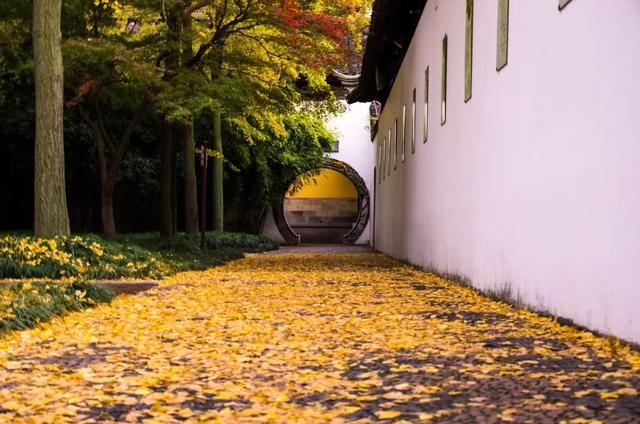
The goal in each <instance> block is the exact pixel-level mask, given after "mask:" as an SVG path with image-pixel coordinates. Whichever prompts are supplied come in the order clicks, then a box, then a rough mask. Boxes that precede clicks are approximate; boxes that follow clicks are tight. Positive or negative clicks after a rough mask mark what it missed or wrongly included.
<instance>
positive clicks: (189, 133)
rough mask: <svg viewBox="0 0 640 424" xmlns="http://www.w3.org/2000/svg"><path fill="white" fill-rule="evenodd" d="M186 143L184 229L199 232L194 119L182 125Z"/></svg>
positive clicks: (188, 231)
mask: <svg viewBox="0 0 640 424" xmlns="http://www.w3.org/2000/svg"><path fill="white" fill-rule="evenodd" d="M182 130H183V137H182V140H183V143H184V229H185V232H187V233H197V232H198V194H197V191H198V186H197V182H196V146H195V140H194V136H193V121H190V122H189V123H188V124H186V125H184V126H183V127H182Z"/></svg>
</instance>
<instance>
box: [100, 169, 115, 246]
mask: <svg viewBox="0 0 640 424" xmlns="http://www.w3.org/2000/svg"><path fill="white" fill-rule="evenodd" d="M114 189H115V182H110V181H105V182H103V183H102V184H101V192H100V207H101V210H100V212H101V215H102V229H103V231H104V235H105V237H106V238H108V239H110V240H113V239H114V238H116V220H115V217H114V215H113V191H114Z"/></svg>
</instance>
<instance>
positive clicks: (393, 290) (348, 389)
mask: <svg viewBox="0 0 640 424" xmlns="http://www.w3.org/2000/svg"><path fill="white" fill-rule="evenodd" d="M639 390H640V354H638V353H637V352H633V351H631V350H629V349H628V348H623V347H620V346H616V345H615V344H612V343H610V342H609V341H608V340H606V339H603V338H599V337H596V336H594V335H592V334H591V333H588V332H583V331H579V330H575V329H572V328H569V327H564V326H561V325H559V324H557V323H555V322H554V321H553V320H551V319H549V318H543V317H540V316H537V315H535V314H532V313H529V312H526V311H523V310H516V309H513V308H510V307H509V306H508V305H505V304H502V303H499V302H494V301H491V300H488V299H486V298H484V297H482V296H480V295H479V294H477V293H476V292H474V291H472V290H469V289H467V288H464V287H461V286H459V285H457V284H454V283H452V282H449V281H446V280H444V279H441V278H438V277H436V276H435V275H433V274H427V273H423V272H420V271H417V270H415V269H413V268H411V267H407V266H404V265H401V264H399V263H398V262H395V261H392V260H391V259H389V258H387V257H385V256H382V255H378V254H349V255H347V254H326V255H309V254H289V255H256V256H252V257H249V258H247V259H244V260H241V261H237V262H233V263H230V264H227V265H225V266H223V267H219V268H213V269H210V270H208V271H205V272H191V273H184V274H180V275H177V276H175V277H172V278H170V279H168V280H165V281H164V282H162V284H161V286H160V287H159V288H157V289H154V290H153V291H150V292H146V293H145V294H142V295H138V296H135V297H122V298H118V299H117V300H115V301H114V302H113V303H112V304H110V305H105V306H99V307H97V308H95V309H92V310H89V311H85V312H82V313H75V314H72V315H69V316H67V317H64V318H58V319H55V320H53V321H52V322H50V323H49V324H46V325H43V326H42V327H40V328H38V329H35V330H30V331H25V332H21V333H13V334H12V335H10V336H8V337H5V338H3V339H0V421H2V422H6V421H13V422H21V421H27V420H32V421H30V422H47V423H53V422H65V421H69V422H78V421H83V420H84V421H87V422H91V421H95V422H105V421H114V422H125V421H130V422H145V421H148V422H178V421H192V422H203V421H204V422H256V421H257V422H288V423H289V422H291V423H295V422H300V423H308V422H325V421H329V422H349V421H351V422H369V421H384V420H386V421H389V422H391V421H393V422H420V421H424V422H430V421H433V422H510V421H514V422H547V421H552V422H563V421H565V422H567V423H571V422H574V423H580V422H638V421H640V401H639V400H638V399H639V397H638V391H639Z"/></svg>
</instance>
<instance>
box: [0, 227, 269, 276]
mask: <svg viewBox="0 0 640 424" xmlns="http://www.w3.org/2000/svg"><path fill="white" fill-rule="evenodd" d="M207 246H208V251H207V252H206V253H203V252H201V251H200V248H199V236H197V235H186V234H179V235H176V236H174V237H170V238H161V237H159V236H158V235H157V234H135V235H127V236H123V237H121V238H119V239H117V240H115V241H109V240H105V239H103V238H101V237H99V236H96V235H85V236H71V237H55V238H51V239H42V238H34V237H30V236H19V235H4V236H1V237H0V279H25V278H27V279H34V278H36V279H38V278H46V279H73V280H101V279H114V278H162V277H165V276H167V275H170V274H173V273H176V272H180V271H185V270H188V269H203V268H206V267H209V266H215V265H219V264H221V263H223V262H225V261H227V260H230V259H236V258H240V257H242V253H244V252H259V251H265V250H273V249H276V248H277V247H278V244H277V243H276V242H274V241H273V240H270V239H268V238H266V237H264V236H254V235H249V234H235V233H208V234H207Z"/></svg>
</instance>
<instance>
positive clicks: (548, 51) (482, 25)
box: [375, 0, 640, 342]
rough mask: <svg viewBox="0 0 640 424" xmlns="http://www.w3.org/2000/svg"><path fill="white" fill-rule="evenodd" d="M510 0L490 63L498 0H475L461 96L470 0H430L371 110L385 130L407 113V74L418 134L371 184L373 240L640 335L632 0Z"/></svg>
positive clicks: (638, 103) (639, 151)
mask: <svg viewBox="0 0 640 424" xmlns="http://www.w3.org/2000/svg"><path fill="white" fill-rule="evenodd" d="M510 3H511V11H510V34H509V63H508V65H507V67H506V68H504V69H503V70H502V71H500V72H496V70H495V66H496V37H497V36H496V26H497V5H496V4H497V2H496V1H493V0H476V2H475V4H476V6H475V7H476V11H475V21H474V25H475V31H474V62H473V97H472V99H471V100H470V102H468V103H464V39H465V1H464V0H429V1H428V3H427V6H426V9H425V12H424V14H423V16H422V19H421V21H420V25H419V27H418V30H417V33H416V35H415V37H414V39H413V42H412V44H411V46H410V49H409V51H408V53H407V56H406V58H405V61H404V63H403V65H402V68H401V71H400V73H399V75H398V77H397V79H396V81H395V84H394V87H393V90H392V92H391V95H390V97H389V100H388V102H387V104H386V105H385V108H384V110H383V113H382V117H381V119H380V126H379V128H380V132H379V137H380V139H382V137H384V135H385V134H386V132H387V130H388V128H390V127H391V126H392V125H393V120H394V119H395V118H396V117H398V118H401V110H402V105H403V104H405V103H406V104H407V110H408V111H409V112H408V126H407V127H408V128H411V127H410V126H411V113H410V110H411V95H412V90H413V88H414V87H417V93H418V94H417V97H418V113H417V122H416V123H417V127H418V134H419V135H420V138H419V140H418V142H417V149H416V153H415V155H411V153H410V150H409V148H410V143H409V140H408V142H407V160H406V162H405V163H404V164H400V163H399V165H398V170H397V171H394V170H393V169H392V171H391V177H387V178H386V180H385V181H383V183H382V184H381V185H378V190H377V192H378V198H377V216H376V237H375V241H376V247H377V248H378V249H379V250H381V251H383V252H386V253H389V254H391V255H393V256H395V257H398V258H400V259H403V260H407V261H409V262H411V263H414V264H417V265H420V266H423V267H431V268H435V269H437V270H438V271H441V272H452V273H458V274H460V275H462V276H463V277H466V278H468V279H469V280H470V281H472V283H473V284H474V285H476V286H477V287H479V288H481V289H490V288H496V287H500V286H503V285H504V284H509V285H511V287H512V289H513V292H514V295H515V296H517V297H518V298H519V299H520V300H523V301H525V302H526V303H527V304H529V305H530V306H532V307H535V308H540V309H544V310H546V311H549V312H551V313H553V314H556V315H558V316H563V317H566V318H570V319H573V320H574V321H575V322H577V323H579V324H582V325H585V326H587V327H589V328H592V329H594V330H598V331H602V332H605V333H609V334H615V335H617V336H618V337H622V338H624V339H627V340H632V341H635V342H640V118H638V116H639V113H640V77H639V75H640V47H639V43H640V25H639V24H638V23H639V22H640V1H638V0H616V1H614V2H603V1H602V0H573V1H572V2H571V3H570V4H569V5H568V6H567V7H566V8H565V9H564V10H563V11H562V12H559V11H558V0H535V1H529V0H512V1H511V2H510ZM445 33H446V34H448V37H449V84H448V92H449V93H448V117H447V123H446V125H444V126H440V113H439V100H440V76H441V75H440V74H441V71H440V69H441V68H440V56H441V53H440V52H441V40H442V37H443V36H444V34H445ZM427 65H429V66H430V73H431V95H430V104H431V114H430V117H429V125H430V138H429V142H428V143H427V144H423V143H422V142H421V134H422V125H423V119H422V111H423V109H422V102H423V97H424V96H423V92H424V82H423V75H424V70H425V68H426V66H427ZM379 141H380V140H376V146H377V143H378V142H379ZM375 151H376V154H377V148H376V149H375Z"/></svg>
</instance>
